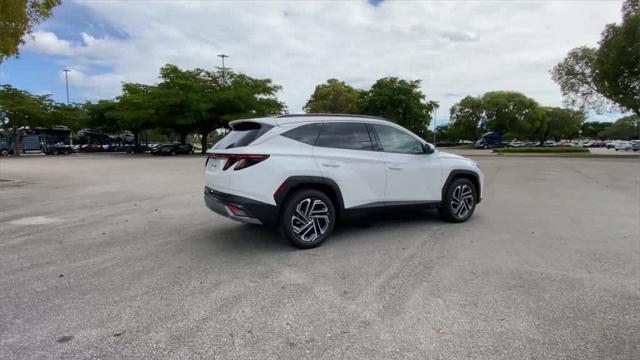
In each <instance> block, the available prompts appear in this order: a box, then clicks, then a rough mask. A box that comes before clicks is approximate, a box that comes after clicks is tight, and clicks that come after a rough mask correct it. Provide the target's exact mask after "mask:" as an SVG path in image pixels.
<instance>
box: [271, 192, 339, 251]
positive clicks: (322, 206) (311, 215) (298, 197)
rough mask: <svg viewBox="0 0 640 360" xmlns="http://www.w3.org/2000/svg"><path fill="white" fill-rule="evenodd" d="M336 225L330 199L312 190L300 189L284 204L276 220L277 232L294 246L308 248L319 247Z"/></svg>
mask: <svg viewBox="0 0 640 360" xmlns="http://www.w3.org/2000/svg"><path fill="white" fill-rule="evenodd" d="M335 222H336V212H335V207H334V205H333V202H332V201H331V199H330V198H329V197H328V196H327V195H326V194H325V193H323V192H321V191H318V190H315V189H302V190H298V191H296V192H295V193H294V194H292V195H291V196H290V197H289V198H288V199H287V200H286V202H285V204H284V209H283V212H282V216H281V217H280V230H281V231H282V233H283V234H284V236H285V237H286V238H287V240H289V242H291V244H293V245H294V246H296V247H298V248H301V249H310V248H313V247H316V246H318V245H320V244H322V243H323V242H324V241H325V240H326V239H327V238H328V237H329V235H330V234H331V232H332V231H333V227H334V225H335Z"/></svg>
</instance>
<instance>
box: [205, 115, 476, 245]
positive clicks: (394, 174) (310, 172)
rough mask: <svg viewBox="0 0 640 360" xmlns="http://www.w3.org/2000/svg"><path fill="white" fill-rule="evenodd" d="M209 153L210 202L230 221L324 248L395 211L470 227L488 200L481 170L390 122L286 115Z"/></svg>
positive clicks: (248, 127) (238, 126) (246, 127)
mask: <svg viewBox="0 0 640 360" xmlns="http://www.w3.org/2000/svg"><path fill="white" fill-rule="evenodd" d="M230 126H231V128H232V131H231V132H230V133H229V134H227V135H226V136H225V137H224V138H223V139H221V140H220V141H219V142H218V143H216V144H215V145H214V146H213V147H212V148H211V149H210V150H209V151H208V155H209V157H208V158H207V163H206V165H205V168H206V170H205V172H206V180H205V185H206V186H205V191H204V200H205V203H206V205H207V207H209V208H210V209H211V210H213V211H215V212H217V213H219V214H221V215H224V216H227V217H229V218H231V219H234V220H237V221H241V222H246V223H252V224H265V225H278V226H279V227H280V229H281V231H282V233H283V234H284V235H285V237H286V238H287V239H288V240H289V241H290V242H291V243H292V244H293V245H295V246H297V247H300V248H311V247H315V246H318V245H320V244H321V243H322V242H323V241H325V240H326V239H327V237H329V234H331V232H332V230H333V228H334V225H335V223H336V220H337V219H339V218H343V217H345V216H347V215H362V214H363V213H366V212H369V211H372V210H380V209H387V208H388V207H398V206H403V207H434V208H437V209H438V210H439V213H440V216H441V217H442V218H443V219H445V220H447V221H451V222H462V221H465V220H467V219H468V218H469V217H470V216H471V215H472V214H473V211H474V210H475V206H476V204H477V203H479V202H480V199H482V190H483V179H484V176H483V174H482V172H481V171H480V169H479V168H478V164H477V163H476V162H475V161H473V160H469V159H466V158H463V157H461V156H458V155H453V154H449V153H445V152H441V151H437V150H435V148H434V147H433V146H432V145H430V144H428V143H426V142H425V141H423V140H422V139H420V138H419V137H418V136H416V135H414V134H413V133H411V132H410V131H408V130H406V129H405V128H403V127H401V126H399V125H397V124H394V123H392V122H390V121H387V120H385V119H382V118H376V117H368V116H354V115H318V114H308V115H284V116H278V117H271V118H259V119H250V120H236V121H232V122H231V123H230Z"/></svg>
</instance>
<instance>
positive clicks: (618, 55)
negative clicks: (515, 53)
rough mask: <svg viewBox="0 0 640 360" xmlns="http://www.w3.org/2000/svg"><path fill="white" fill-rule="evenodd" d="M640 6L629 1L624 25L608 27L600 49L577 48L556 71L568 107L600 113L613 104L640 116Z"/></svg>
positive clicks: (636, 1) (624, 6)
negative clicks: (588, 109) (589, 109)
mask: <svg viewBox="0 0 640 360" xmlns="http://www.w3.org/2000/svg"><path fill="white" fill-rule="evenodd" d="M639 4H640V1H638V0H626V1H625V2H624V3H623V6H622V23H621V24H620V25H618V24H609V25H607V26H606V27H605V29H604V31H603V32H602V35H601V39H600V42H599V44H598V45H599V46H598V47H597V48H589V47H586V46H582V47H578V48H575V49H573V50H571V51H569V54H568V55H567V57H566V58H565V59H564V60H563V61H562V62H560V63H559V64H558V65H556V66H555V67H554V69H553V70H552V78H553V80H554V81H555V82H557V83H558V85H560V90H561V91H562V94H563V96H564V97H565V102H566V104H567V105H569V106H574V107H575V106H578V107H581V108H585V109H586V108H591V109H594V110H596V111H601V110H603V109H604V108H605V107H607V105H609V104H613V105H615V106H617V107H619V108H621V109H622V110H625V111H632V112H634V113H635V114H636V115H638V116H640V30H638V29H640V5H639Z"/></svg>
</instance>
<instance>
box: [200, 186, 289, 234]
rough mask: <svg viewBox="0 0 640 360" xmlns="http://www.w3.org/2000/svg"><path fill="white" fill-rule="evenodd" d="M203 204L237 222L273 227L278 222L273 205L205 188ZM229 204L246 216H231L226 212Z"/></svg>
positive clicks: (276, 211) (276, 209) (275, 208)
mask: <svg viewBox="0 0 640 360" xmlns="http://www.w3.org/2000/svg"><path fill="white" fill-rule="evenodd" d="M204 202H205V204H206V205H207V207H208V208H209V209H211V210H212V211H214V212H216V213H218V214H220V215H223V216H226V217H229V218H231V219H234V220H237V221H242V222H247V223H253V224H265V225H273V224H275V223H276V222H277V221H278V208H277V207H276V206H275V205H271V204H267V203H263V202H261V201H257V200H252V199H249V198H245V197H242V196H237V195H232V194H227V193H223V192H220V191H216V190H213V189H211V188H210V187H207V186H205V188H204ZM229 204H234V205H236V206H237V207H239V208H240V209H242V211H243V212H245V213H246V215H247V216H236V215H233V214H232V213H230V212H229V211H228V210H227V207H226V206H227V205H229ZM256 220H257V221H256Z"/></svg>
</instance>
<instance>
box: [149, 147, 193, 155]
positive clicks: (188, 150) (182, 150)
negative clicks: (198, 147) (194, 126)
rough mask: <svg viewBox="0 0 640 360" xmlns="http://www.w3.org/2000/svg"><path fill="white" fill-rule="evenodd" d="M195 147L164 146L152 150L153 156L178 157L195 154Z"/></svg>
mask: <svg viewBox="0 0 640 360" xmlns="http://www.w3.org/2000/svg"><path fill="white" fill-rule="evenodd" d="M193 153H194V150H193V146H191V144H162V145H159V146H156V147H155V148H153V149H151V154H153V155H178V154H193Z"/></svg>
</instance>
